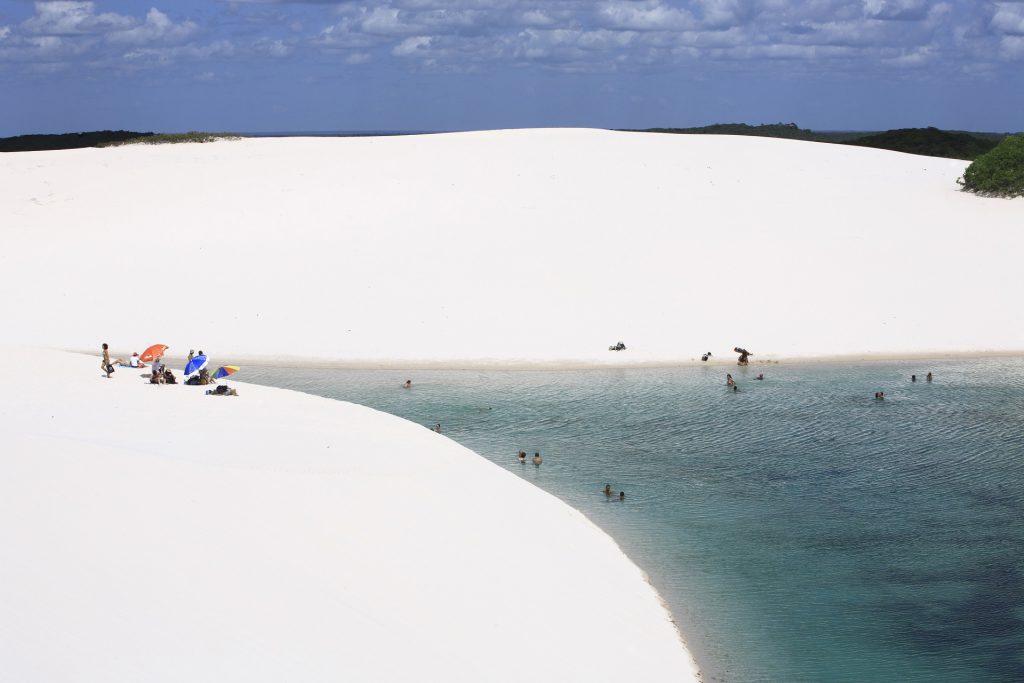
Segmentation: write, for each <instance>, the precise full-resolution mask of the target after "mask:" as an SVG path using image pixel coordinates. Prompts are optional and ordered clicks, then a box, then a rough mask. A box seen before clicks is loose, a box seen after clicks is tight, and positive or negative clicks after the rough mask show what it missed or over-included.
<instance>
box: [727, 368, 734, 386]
mask: <svg viewBox="0 0 1024 683" xmlns="http://www.w3.org/2000/svg"><path fill="white" fill-rule="evenodd" d="M725 386H727V387H734V386H736V380H734V379H733V378H732V375H731V374H730V373H728V372H727V373H725Z"/></svg>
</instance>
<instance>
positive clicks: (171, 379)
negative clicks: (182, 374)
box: [161, 368, 178, 384]
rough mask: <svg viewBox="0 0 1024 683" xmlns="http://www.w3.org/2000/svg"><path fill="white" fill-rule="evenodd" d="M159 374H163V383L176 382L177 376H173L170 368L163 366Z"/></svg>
mask: <svg viewBox="0 0 1024 683" xmlns="http://www.w3.org/2000/svg"><path fill="white" fill-rule="evenodd" d="M161 374H162V375H163V378H164V384H177V383H178V380H177V378H176V377H175V376H174V373H173V372H171V369H170V368H164V371H163V372H162V373H161Z"/></svg>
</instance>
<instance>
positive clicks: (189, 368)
mask: <svg viewBox="0 0 1024 683" xmlns="http://www.w3.org/2000/svg"><path fill="white" fill-rule="evenodd" d="M205 367H206V356H205V355H204V356H196V357H195V358H193V359H192V360H190V361H189V362H188V365H186V366H185V374H186V375H191V374H192V373H193V372H199V371H200V370H202V369H203V368H205Z"/></svg>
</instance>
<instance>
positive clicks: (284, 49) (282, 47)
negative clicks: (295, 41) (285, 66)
mask: <svg viewBox="0 0 1024 683" xmlns="http://www.w3.org/2000/svg"><path fill="white" fill-rule="evenodd" d="M251 47H252V51H253V53H254V54H257V55H262V56H265V57H275V58H278V59H279V58H281V57H287V56H288V55H289V54H291V51H292V48H291V46H290V45H287V44H286V43H285V42H284V41H283V40H272V39H270V38H260V39H259V40H256V41H254V42H253V43H252V46H251Z"/></svg>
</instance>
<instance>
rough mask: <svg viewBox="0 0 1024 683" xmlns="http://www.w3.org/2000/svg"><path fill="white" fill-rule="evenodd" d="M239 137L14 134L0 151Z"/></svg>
mask: <svg viewBox="0 0 1024 683" xmlns="http://www.w3.org/2000/svg"><path fill="white" fill-rule="evenodd" d="M239 137H241V136H239V135H235V134H234V133H199V132H191V133H136V132H133V131H130V130H98V131H91V132H88V133H62V134H60V135H17V136H15V137H11V138H0V152H39V151H45V150H54V149H81V148H83V147H116V146H118V145H134V144H147V145H159V144H167V143H176V142H213V141H214V140H236V139H238V138H239Z"/></svg>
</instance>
